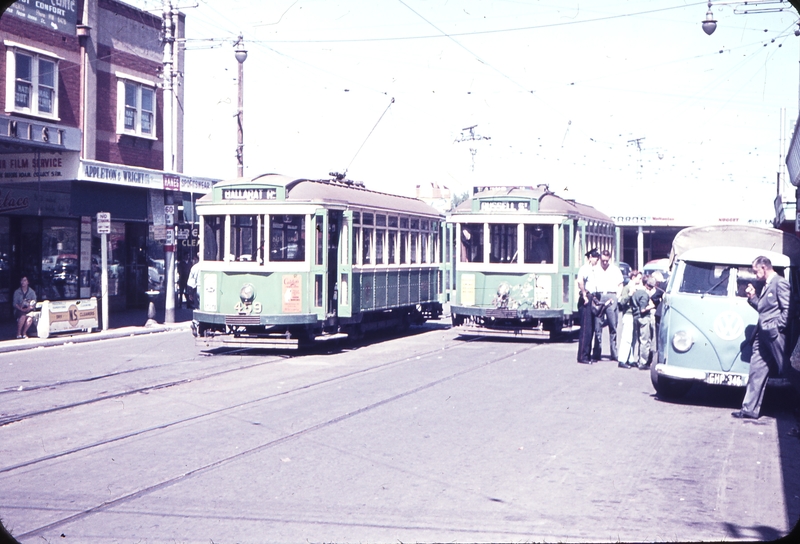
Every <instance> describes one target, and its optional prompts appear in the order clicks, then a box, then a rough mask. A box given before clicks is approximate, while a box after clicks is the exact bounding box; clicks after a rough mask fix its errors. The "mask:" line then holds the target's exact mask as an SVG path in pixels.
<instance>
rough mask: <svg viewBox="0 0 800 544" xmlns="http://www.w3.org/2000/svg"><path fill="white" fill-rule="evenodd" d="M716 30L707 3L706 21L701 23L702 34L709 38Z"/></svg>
mask: <svg viewBox="0 0 800 544" xmlns="http://www.w3.org/2000/svg"><path fill="white" fill-rule="evenodd" d="M716 29H717V22H716V21H715V20H714V14H713V13H711V2H709V3H708V11H707V12H706V20H705V21H703V32H705V33H706V34H708V35H709V36H711V35H712V34H713V33H714V31H715V30H716Z"/></svg>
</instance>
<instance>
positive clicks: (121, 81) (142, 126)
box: [117, 74, 156, 139]
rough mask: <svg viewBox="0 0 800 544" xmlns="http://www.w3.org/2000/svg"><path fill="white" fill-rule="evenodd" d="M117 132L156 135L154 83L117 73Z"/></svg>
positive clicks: (144, 136) (147, 136)
mask: <svg viewBox="0 0 800 544" xmlns="http://www.w3.org/2000/svg"><path fill="white" fill-rule="evenodd" d="M117 134H131V135H133V136H141V137H143V138H153V139H155V137H156V84H155V83H154V82H150V81H144V80H139V79H136V78H133V77H130V76H124V75H121V74H117Z"/></svg>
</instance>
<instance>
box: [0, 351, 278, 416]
mask: <svg viewBox="0 0 800 544" xmlns="http://www.w3.org/2000/svg"><path fill="white" fill-rule="evenodd" d="M286 358H287V357H286V356H283V357H276V358H273V359H268V360H266V361H259V362H257V363H252V364H247V365H242V366H237V367H234V368H226V369H224V370H219V371H217V372H211V373H209V374H205V375H203V376H200V377H197V378H195V377H192V378H182V379H178V380H170V381H165V382H160V383H157V384H153V385H146V386H144V387H138V388H135V389H128V390H125V391H121V392H119V393H111V394H108V395H101V396H97V397H93V398H90V399H85V400H80V401H75V402H70V403H68V404H62V405H59V406H53V407H51V408H46V409H42V410H32V411H30V412H25V413H21V414H13V415H8V416H3V417H0V427H3V426H5V425H8V424H11V423H16V422H18V421H23V420H26V419H31V418H33V417H37V416H41V415H46V414H52V413H54V412H60V411H62V410H69V409H71V408H77V407H79V406H86V405H88V404H94V403H97V402H103V401H106V400H111V399H119V398H124V397H128V396H131V395H137V394H140V393H147V392H150V391H157V390H159V389H165V388H168V387H174V386H176V385H181V384H185V383H190V382H192V383H193V382H198V381H203V380H207V379H210V378H215V377H218V376H222V375H224V374H228V373H230V372H237V371H240V370H248V369H251V368H256V367H260V366H264V365H268V364H274V363H276V362H280V361H283V360H285V359H286ZM190 361H191V359H185V360H184V361H180V362H190ZM174 364H175V362H171V363H166V364H162V365H151V366H148V367H142V368H138V369H131V370H126V371H120V372H112V373H108V374H104V375H102V376H92V377H89V378H82V379H79V380H64V381H60V382H55V383H50V384H42V385H37V386H34V387H28V388H22V389H6V390H4V391H3V393H20V392H30V391H37V390H43V389H54V388H57V387H64V386H67V385H74V384H79V383H90V382H93V381H98V380H101V379H108V378H114V377H118V376H122V375H125V374H130V373H133V372H138V371H147V370H154V369H158V368H163V367H166V366H171V365H174Z"/></svg>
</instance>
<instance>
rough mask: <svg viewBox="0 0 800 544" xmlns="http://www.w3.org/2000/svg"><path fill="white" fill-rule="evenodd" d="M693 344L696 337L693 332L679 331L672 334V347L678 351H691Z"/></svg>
mask: <svg viewBox="0 0 800 544" xmlns="http://www.w3.org/2000/svg"><path fill="white" fill-rule="evenodd" d="M692 345H694V339H693V338H692V333H690V332H688V331H678V332H676V333H675V334H674V335H673V336H672V347H673V348H675V351H677V352H678V353H685V352H687V351H689V350H690V349H692Z"/></svg>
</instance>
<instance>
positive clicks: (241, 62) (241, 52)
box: [236, 34, 247, 178]
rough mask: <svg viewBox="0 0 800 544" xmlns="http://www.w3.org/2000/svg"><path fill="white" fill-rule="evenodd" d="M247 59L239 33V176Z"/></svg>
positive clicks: (237, 148) (241, 174) (242, 151)
mask: <svg viewBox="0 0 800 544" xmlns="http://www.w3.org/2000/svg"><path fill="white" fill-rule="evenodd" d="M245 60H247V50H246V49H245V48H244V40H243V38H242V35H241V34H239V40H238V41H237V42H236V61H237V62H238V63H239V111H238V112H237V113H236V124H237V126H238V135H239V139H238V145H237V146H236V163H237V167H238V171H237V174H238V176H239V177H240V178H241V177H244V131H243V130H242V125H243V123H244V61H245Z"/></svg>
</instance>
